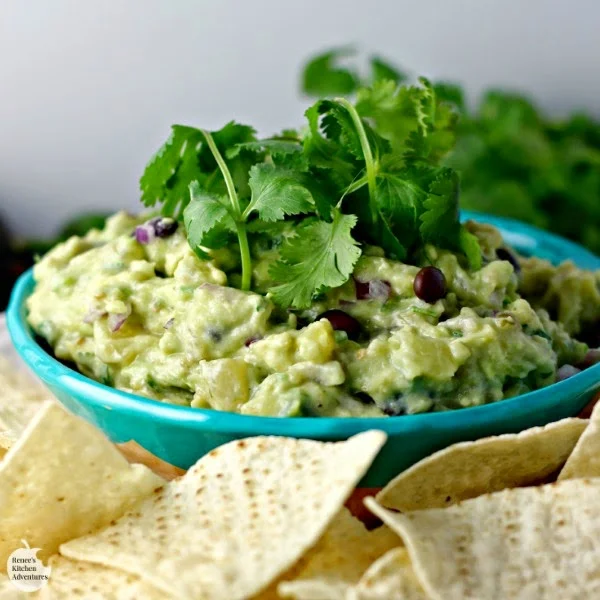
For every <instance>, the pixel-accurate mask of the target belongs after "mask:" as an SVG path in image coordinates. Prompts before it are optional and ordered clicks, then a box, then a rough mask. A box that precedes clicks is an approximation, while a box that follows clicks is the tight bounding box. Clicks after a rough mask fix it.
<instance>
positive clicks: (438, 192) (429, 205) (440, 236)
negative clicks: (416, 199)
mask: <svg viewBox="0 0 600 600" xmlns="http://www.w3.org/2000/svg"><path fill="white" fill-rule="evenodd" d="M458 190H459V181H458V175H457V173H456V171H453V170H452V169H448V168H442V169H440V171H439V173H438V174H437V176H436V177H435V179H434V180H433V181H432V183H431V185H430V186H429V194H428V196H427V198H426V200H425V202H424V203H423V207H424V209H425V210H424V212H423V213H422V214H421V217H420V219H421V226H420V231H421V236H422V237H423V241H424V242H425V243H432V244H436V243H437V244H438V245H439V244H440V242H442V243H444V244H446V245H448V244H452V243H454V241H455V239H456V237H457V235H458V228H459V222H458Z"/></svg>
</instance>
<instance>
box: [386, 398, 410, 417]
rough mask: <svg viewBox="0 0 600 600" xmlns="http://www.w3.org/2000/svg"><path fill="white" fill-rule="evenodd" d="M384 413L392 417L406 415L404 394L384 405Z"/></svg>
mask: <svg viewBox="0 0 600 600" xmlns="http://www.w3.org/2000/svg"><path fill="white" fill-rule="evenodd" d="M381 410H383V412H384V413H385V414H386V415H388V416H390V417H399V416H401V415H405V414H406V402H405V400H404V397H403V396H402V394H399V395H397V396H395V397H394V398H390V399H389V400H386V401H385V402H384V403H383V406H382V407H381Z"/></svg>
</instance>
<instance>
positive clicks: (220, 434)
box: [7, 212, 600, 487]
mask: <svg viewBox="0 0 600 600" xmlns="http://www.w3.org/2000/svg"><path fill="white" fill-rule="evenodd" d="M469 218H475V219H477V220H479V221H482V222H487V223H490V224H492V225H495V226H497V227H498V228H499V229H500V230H501V231H502V234H503V235H504V237H505V239H506V241H507V242H508V243H509V244H511V245H512V246H513V247H515V248H517V249H518V250H519V251H520V252H522V253H523V254H526V255H535V256H538V257H541V258H546V259H548V260H551V261H552V262H554V263H556V262H560V261H561V260H565V259H568V258H570V259H572V260H573V261H575V263H577V264H578V265H579V266H581V267H584V268H588V269H598V268H600V259H599V258H597V257H596V256H594V255H593V254H591V253H590V252H588V251H587V250H585V249H584V248H581V247H580V246H578V245H577V244H574V243H572V242H569V241H567V240H564V239H562V238H560V237H557V236H555V235H552V234H549V233H546V232H543V231H540V230H538V229H536V228H533V227H530V226H527V225H524V224H522V223H519V222H516V221H512V220H509V219H503V218H498V217H490V216H487V215H479V214H477V213H470V212H465V213H463V219H469ZM34 287H35V282H34V279H33V274H32V273H31V271H29V272H27V273H25V274H24V275H23V276H22V277H21V278H20V280H19V281H18V283H17V284H16V286H15V288H14V290H13V294H12V297H11V301H10V305H9V308H8V312H7V323H8V329H9V332H10V335H11V337H12V340H13V343H14V345H15V348H16V349H17V352H18V353H19V354H20V356H21V357H22V358H23V360H24V361H25V362H26V363H27V364H28V365H29V367H30V368H31V369H32V370H33V371H34V373H36V374H37V375H38V377H39V378H40V379H41V380H42V381H43V382H44V383H45V384H46V386H47V387H48V388H49V389H50V390H51V391H52V392H53V393H54V394H55V395H56V397H57V398H58V399H59V400H60V401H61V402H62V403H63V404H64V405H65V406H66V407H67V408H68V409H69V410H71V411H72V412H73V413H75V414H77V415H80V416H81V417H84V418H85V419H87V420H89V421H91V422H92V423H94V424H95V425H97V426H98V427H100V428H101V429H102V430H103V431H104V432H105V433H106V435H107V436H109V437H110V438H111V439H112V440H113V441H114V442H125V441H128V440H132V439H133V440H135V441H136V442H138V443H139V444H140V445H142V446H143V447H144V448H146V449H147V450H149V451H150V452H152V453H153V454H156V455H157V456H159V457H160V458H162V459H164V460H166V461H167V462H169V463H171V464H174V465H176V466H178V467H182V468H184V469H185V468H188V467H190V466H191V465H193V464H194V463H195V462H196V461H197V460H198V459H199V458H200V457H201V456H203V455H204V454H206V453H207V452H209V451H210V450H212V449H213V448H215V447H217V446H220V445H221V444H225V443H227V442H230V441H231V440H236V439H239V438H243V437H248V436H255V435H281V436H290V437H295V438H311V439H316V440H343V439H346V438H348V437H349V436H351V435H354V434H356V433H359V432H361V431H366V430H368V429H380V430H382V431H385V432H386V434H387V436H388V440H387V443H386V445H385V447H384V448H383V450H382V451H381V453H380V454H379V456H378V457H377V459H376V460H375V462H374V464H373V465H372V467H371V469H370V471H369V472H368V473H367V475H366V476H365V478H364V479H363V481H362V482H361V486H362V487H381V486H383V485H385V484H386V483H387V482H388V481H389V480H390V479H392V478H393V477H394V476H396V475H397V474H398V473H399V472H400V471H402V470H404V469H406V468H407V467H409V466H410V465H412V464H414V463H415V462H417V461H419V460H420V459H422V458H424V457H425V456H427V455H429V454H431V453H432V452H435V451H436V450H440V449H441V448H444V447H446V446H448V445H450V444H454V443H455V442H461V441H467V440H474V439H477V438H481V437H485V436H489V435H497V434H502V433H512V432H518V431H521V430H523V429H526V428H528V427H534V426H536V425H545V424H546V423H549V422H551V421H556V420H558V419H562V418H564V417H569V416H573V415H576V414H577V413H578V412H579V411H580V410H581V409H582V408H583V407H584V406H585V405H586V404H587V403H588V401H589V400H590V399H591V397H592V395H593V394H594V392H595V391H596V390H598V389H599V388H600V364H598V365H595V366H594V367H591V368H589V369H587V370H585V371H583V372H581V373H579V374H577V375H575V376H574V377H571V378H570V379H567V380H565V381H562V382H560V383H555V384H553V385H551V386H549V387H546V388H543V389H541V390H536V391H534V392H530V393H528V394H524V395H522V396H518V397H516V398H511V399H509V400H503V401H501V402H496V403H493V404H487V405H484V406H477V407H474V408H464V409H460V410H456V411H449V412H441V413H425V414H418V415H410V416H402V417H384V418H285V419H284V418H276V417H254V416H247V415H239V414H234V413H227V412H220V411H213V410H205V409H197V408H186V407H181V406H174V405H170V404H165V403H161V402H157V401H154V400H149V399H146V398H142V397H139V396H135V395H133V394H128V393H125V392H121V391H118V390H115V389H113V388H110V387H107V386H105V385H101V384H100V383H97V382H95V381H92V380H91V379H89V378H87V377H85V376H83V375H81V374H80V373H78V372H76V371H73V370H72V369H69V368H68V367H65V366H64V365H62V364H61V363H60V362H59V361H57V360H56V359H55V358H54V357H53V356H51V355H50V354H48V353H47V352H46V351H45V350H44V349H42V347H41V346H40V345H39V344H38V343H37V342H36V340H35V337H34V335H33V333H32V331H31V329H30V328H29V326H28V325H27V321H26V317H27V310H26V300H27V297H28V296H29V295H30V294H31V293H32V291H33V289H34Z"/></svg>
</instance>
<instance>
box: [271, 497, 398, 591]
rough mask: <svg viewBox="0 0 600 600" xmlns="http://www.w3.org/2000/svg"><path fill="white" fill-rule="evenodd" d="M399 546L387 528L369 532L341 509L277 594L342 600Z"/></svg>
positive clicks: (284, 579)
mask: <svg viewBox="0 0 600 600" xmlns="http://www.w3.org/2000/svg"><path fill="white" fill-rule="evenodd" d="M400 543H401V542H400V539H399V537H398V535H397V534H395V533H394V532H393V531H391V530H390V529H389V527H387V526H383V527H379V528H378V529H375V530H373V531H368V530H367V529H366V528H365V526H364V525H363V524H362V523H361V522H360V521H359V520H358V519H356V518H355V517H353V516H352V515H351V514H350V511H349V510H348V509H347V508H342V510H341V511H340V512H339V513H338V514H337V515H336V517H335V519H334V520H333V521H332V522H331V524H330V525H329V527H328V528H327V531H326V532H325V534H324V535H323V537H322V538H321V539H320V540H319V542H318V543H317V545H316V546H315V547H314V548H313V549H312V550H310V551H309V552H308V554H306V555H305V556H303V557H302V558H301V559H300V561H299V562H298V563H297V564H296V565H295V566H294V567H293V568H292V570H291V571H290V572H288V573H286V574H285V575H284V576H283V577H282V579H281V581H280V582H279V584H278V586H277V591H278V593H279V595H280V596H281V597H283V598H294V599H295V600H313V599H315V598H328V599H329V600H345V598H346V594H347V592H348V589H349V588H350V587H351V586H353V585H354V584H356V583H357V582H358V580H359V579H360V577H361V575H362V574H363V573H364V572H365V571H366V570H367V568H368V567H369V566H370V565H371V564H372V563H373V562H374V561H375V560H377V559H378V558H379V557H380V556H381V555H383V554H385V553H386V552H387V551H388V550H390V549H391V548H395V547H396V546H398V545H399V544H400Z"/></svg>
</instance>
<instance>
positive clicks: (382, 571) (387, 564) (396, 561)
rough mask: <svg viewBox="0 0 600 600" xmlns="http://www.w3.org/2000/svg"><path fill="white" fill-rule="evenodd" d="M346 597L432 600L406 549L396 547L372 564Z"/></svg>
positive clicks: (359, 599) (387, 599)
mask: <svg viewBox="0 0 600 600" xmlns="http://www.w3.org/2000/svg"><path fill="white" fill-rule="evenodd" d="M345 600H429V596H428V595H427V594H426V593H425V592H424V590H423V588H422V587H421V584H420V583H419V580H418V579H417V576H416V575H415V572H414V571H413V568H412V564H411V562H410V556H409V554H408V550H407V549H406V548H394V549H393V550H390V551H389V552H388V553H387V554H384V555H383V556H382V557H381V558H380V559H379V560H378V561H377V562H375V563H373V564H372V565H371V567H369V569H368V570H367V572H366V573H365V574H364V575H363V576H362V577H361V580H360V581H359V582H358V584H357V585H356V586H355V587H354V588H352V589H351V590H350V591H349V593H348V595H347V596H346V599H345Z"/></svg>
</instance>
